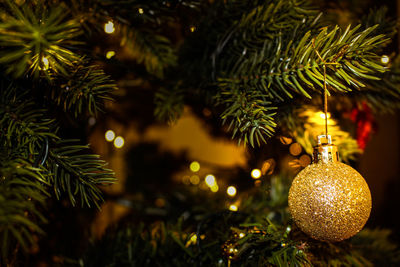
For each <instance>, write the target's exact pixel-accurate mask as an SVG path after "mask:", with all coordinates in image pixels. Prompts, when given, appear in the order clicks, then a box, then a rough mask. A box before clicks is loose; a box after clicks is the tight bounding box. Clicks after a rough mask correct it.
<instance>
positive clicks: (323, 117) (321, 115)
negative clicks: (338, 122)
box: [319, 112, 331, 120]
mask: <svg viewBox="0 0 400 267" xmlns="http://www.w3.org/2000/svg"><path fill="white" fill-rule="evenodd" d="M326 115H327V116H328V119H330V118H331V114H330V113H329V112H328V113H326ZM319 116H320V117H321V119H324V120H325V113H323V112H320V114H319Z"/></svg>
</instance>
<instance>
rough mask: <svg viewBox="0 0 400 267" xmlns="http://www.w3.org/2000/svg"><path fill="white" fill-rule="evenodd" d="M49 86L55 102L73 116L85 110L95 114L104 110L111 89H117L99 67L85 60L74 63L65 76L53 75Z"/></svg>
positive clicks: (109, 97) (111, 91) (110, 98)
mask: <svg viewBox="0 0 400 267" xmlns="http://www.w3.org/2000/svg"><path fill="white" fill-rule="evenodd" d="M55 85H56V86H57V88H55V87H56V86H55ZM50 88H51V91H50V92H49V94H50V96H51V98H52V99H53V100H54V101H55V103H56V104H57V105H59V106H61V107H62V108H63V109H64V111H65V112H72V113H73V114H74V115H75V117H78V116H79V115H82V114H84V113H85V112H88V113H89V114H90V115H93V116H96V115H97V113H98V112H102V111H104V103H105V101H111V100H112V96H111V95H112V93H113V91H115V90H117V87H116V85H115V84H114V81H112V80H111V79H110V77H109V76H108V75H106V74H105V73H104V71H103V70H102V69H101V68H99V67H98V66H96V65H89V64H88V62H87V61H86V60H82V61H81V62H79V63H78V64H74V67H73V68H70V69H69V73H68V75H67V76H63V77H54V78H53V81H52V86H51V87H50Z"/></svg>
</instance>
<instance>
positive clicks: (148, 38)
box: [121, 26, 177, 78]
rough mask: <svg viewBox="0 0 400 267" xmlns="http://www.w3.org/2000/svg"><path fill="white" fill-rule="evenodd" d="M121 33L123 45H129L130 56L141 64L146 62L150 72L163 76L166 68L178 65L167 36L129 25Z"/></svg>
mask: <svg viewBox="0 0 400 267" xmlns="http://www.w3.org/2000/svg"><path fill="white" fill-rule="evenodd" d="M121 33H122V36H123V38H122V41H121V45H127V46H128V47H129V48H130V53H131V55H130V56H131V57H132V58H133V59H135V60H136V62H138V63H139V64H144V66H145V67H146V70H147V71H148V72H149V73H150V74H153V75H155V76H157V77H159V78H163V76H164V72H165V69H166V68H168V67H172V66H175V65H176V60H177V57H176V54H175V51H174V48H173V47H172V44H171V41H170V40H169V39H168V38H166V37H165V36H163V35H160V34H157V33H155V32H153V31H148V30H137V29H134V28H133V27H132V28H131V27H128V26H125V27H122V29H121Z"/></svg>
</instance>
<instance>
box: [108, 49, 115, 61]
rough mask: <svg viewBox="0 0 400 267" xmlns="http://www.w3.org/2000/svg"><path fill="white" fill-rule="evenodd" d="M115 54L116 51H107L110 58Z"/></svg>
mask: <svg viewBox="0 0 400 267" xmlns="http://www.w3.org/2000/svg"><path fill="white" fill-rule="evenodd" d="M113 56H115V51H112V50H111V51H108V52H107V53H106V58H108V59H110V58H112V57H113Z"/></svg>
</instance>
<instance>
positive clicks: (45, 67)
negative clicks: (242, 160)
mask: <svg viewBox="0 0 400 267" xmlns="http://www.w3.org/2000/svg"><path fill="white" fill-rule="evenodd" d="M42 62H43V70H48V69H49V59H48V58H47V57H42Z"/></svg>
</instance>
